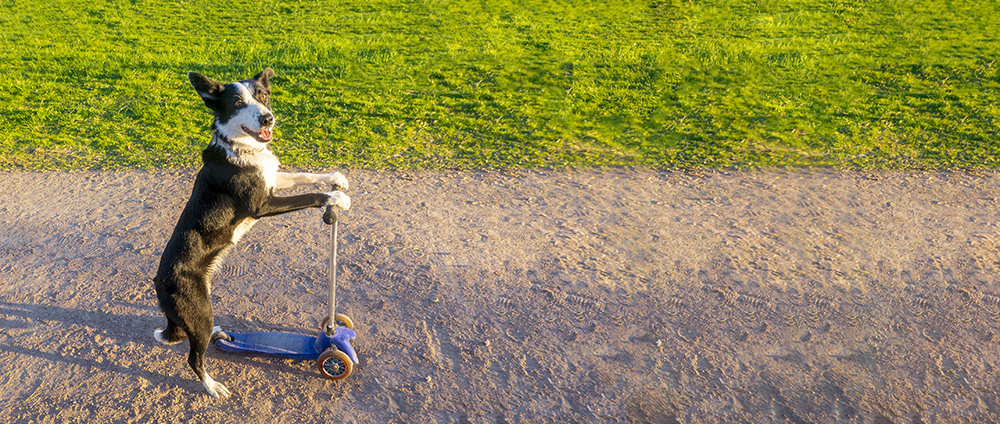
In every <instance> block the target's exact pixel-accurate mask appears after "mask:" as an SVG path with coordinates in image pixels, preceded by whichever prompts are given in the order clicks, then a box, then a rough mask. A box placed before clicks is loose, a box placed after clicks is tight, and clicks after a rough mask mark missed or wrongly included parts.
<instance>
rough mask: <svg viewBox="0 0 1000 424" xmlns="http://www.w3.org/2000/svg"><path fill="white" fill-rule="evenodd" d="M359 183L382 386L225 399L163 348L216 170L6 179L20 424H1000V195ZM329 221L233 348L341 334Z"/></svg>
mask: <svg viewBox="0 0 1000 424" xmlns="http://www.w3.org/2000/svg"><path fill="white" fill-rule="evenodd" d="M345 175H347V177H348V179H349V180H350V181H351V184H352V187H351V190H350V191H349V192H348V193H349V194H350V196H351V198H352V201H353V208H352V209H351V210H350V211H349V212H347V213H344V214H343V215H342V220H341V223H340V227H339V230H340V234H341V237H340V249H339V264H340V277H341V278H340V284H339V291H338V294H339V299H340V302H339V304H340V310H341V311H343V312H346V313H347V314H348V315H350V316H352V318H353V319H354V321H355V322H356V323H357V330H358V337H357V339H356V340H355V342H354V346H355V347H356V348H357V350H358V353H359V356H360V363H359V364H358V365H357V367H356V368H355V370H354V373H353V374H352V375H351V376H350V377H348V378H347V379H345V380H342V381H339V382H334V381H329V380H325V379H323V378H322V377H320V375H319V374H318V372H316V370H315V366H314V363H313V361H303V360H292V359H286V358H283V357H279V356H258V355H249V354H234V353H227V352H222V351H219V350H216V349H214V348H212V349H209V353H208V357H209V359H208V368H209V372H210V373H211V374H212V375H213V376H214V377H215V379H216V380H218V381H220V382H222V383H224V384H225V385H226V386H227V387H228V388H229V389H230V390H232V392H233V397H232V398H230V399H228V400H221V401H220V400H215V399H213V398H211V397H209V396H208V395H207V394H206V393H205V392H204V391H203V389H202V386H201V384H200V383H199V382H198V381H197V380H196V379H195V377H194V374H193V373H192V372H191V370H190V369H189V368H188V366H187V364H186V361H185V360H186V354H187V343H186V342H185V343H182V344H180V345H176V346H173V347H165V346H162V345H160V344H159V343H157V342H156V341H155V340H154V339H153V330H154V329H156V328H159V327H162V326H163V325H164V323H165V320H164V319H163V318H162V314H161V313H160V312H159V310H158V308H157V306H156V303H155V297H154V292H153V287H152V282H151V278H152V277H153V275H154V273H155V270H156V266H157V263H158V261H159V255H160V253H161V250H162V249H163V246H164V244H165V243H166V240H167V237H168V236H169V234H170V232H171V230H172V228H173V225H174V223H175V222H176V219H177V217H178V216H179V214H180V211H181V208H182V207H183V204H184V202H186V200H187V196H188V194H189V192H190V188H191V184H192V182H193V176H194V171H189V170H185V171H176V172H153V173H144V172H114V173H96V172H77V173H0V186H2V187H4V189H3V190H2V192H0V285H2V287H0V317H2V318H0V363H3V364H4V365H5V366H4V367H3V368H2V370H0V385H2V390H0V421H2V422H24V423H32V422H37V423H47V422H60V423H61V422H86V423H99V422H115V423H117V422H129V423H131V422H136V423H147V422H178V421H179V422H239V423H243V422H265V423H298V422H316V423H319V422H356V423H385V422H398V423H418V422H419V423H544V422H552V423H566V422H581V423H603V422H609V423H610V422H638V423H675V422H680V423H702V422H706V423H712V422H750V423H767V422H780V423H783V422H791V423H834V422H836V423H839V422H858V423H879V424H881V423H952V422H977V423H978V422H998V420H1000V418H998V417H1000V397H998V393H1000V363H998V359H1000V337H998V335H997V333H998V332H1000V285H998V283H997V282H996V276H997V275H1000V250H998V249H1000V228H998V225H1000V208H998V197H1000V176H998V175H997V174H994V173H985V174H968V173H881V174H866V173H852V172H840V171H823V170H819V171H809V172H768V173H725V172H719V173H705V174H700V173H682V172H676V173H674V172H666V173H663V172H649V171H625V170H622V171H604V172H596V171H593V172H592V171H586V172H575V173H563V172H535V171H518V172H514V173H498V172H442V173H398V172H368V171H347V172H345ZM316 189H318V188H316ZM324 190H325V189H324ZM320 215H321V214H320V211H319V210H308V211H301V212H295V213H292V214H288V215H284V216H281V217H275V218H270V219H265V220H262V221H261V222H259V223H258V224H257V225H256V226H255V227H254V228H253V230H251V232H250V233H249V234H247V235H246V236H245V237H244V238H243V240H242V242H241V244H240V245H239V246H238V247H237V248H236V249H234V250H233V253H232V255H231V256H230V257H229V259H228V260H227V261H226V263H225V265H224V267H223V268H222V270H221V271H220V273H219V275H218V276H217V278H216V282H215V289H214V292H213V302H214V307H215V314H216V324H217V325H222V326H223V327H224V328H225V329H226V330H228V331H236V332H249V331H279V330H280V331H292V332H300V333H303V334H313V333H314V332H315V331H316V330H315V328H316V326H317V323H318V322H319V320H320V319H321V318H322V317H323V315H324V311H325V308H326V296H325V289H326V268H325V267H326V265H325V264H326V262H325V261H326V258H327V254H328V242H329V240H328V237H329V233H328V232H327V231H328V228H329V227H327V226H325V225H323V224H322V222H321V220H320Z"/></svg>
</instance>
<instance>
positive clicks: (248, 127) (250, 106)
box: [188, 68, 274, 145]
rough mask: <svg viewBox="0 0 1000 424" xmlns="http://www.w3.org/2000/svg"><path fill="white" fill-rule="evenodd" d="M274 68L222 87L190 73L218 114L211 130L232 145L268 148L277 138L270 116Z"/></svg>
mask: <svg viewBox="0 0 1000 424" xmlns="http://www.w3.org/2000/svg"><path fill="white" fill-rule="evenodd" d="M272 77H274V71H272V70H271V68H267V69H264V70H263V71H262V72H261V73H259V74H257V75H254V76H253V78H250V79H248V80H243V81H237V82H233V83H229V84H222V83H219V82H218V81H215V80H213V79H211V78H209V77H206V76H204V75H202V74H199V73H197V72H188V80H189V81H191V85H193V86H194V89H195V91H197V92H198V95H199V96H201V99H202V100H204V101H205V106H208V108H209V109H212V112H214V113H215V121H214V122H213V123H212V128H214V129H215V130H216V131H218V132H219V135H221V136H223V137H225V138H226V139H228V140H230V141H233V142H240V143H244V144H250V145H254V144H257V143H260V144H264V145H266V144H267V143H270V142H271V140H272V139H273V138H274V136H273V134H272V133H271V129H272V128H273V127H274V114H273V113H271V83H270V82H269V81H268V79H269V78H272Z"/></svg>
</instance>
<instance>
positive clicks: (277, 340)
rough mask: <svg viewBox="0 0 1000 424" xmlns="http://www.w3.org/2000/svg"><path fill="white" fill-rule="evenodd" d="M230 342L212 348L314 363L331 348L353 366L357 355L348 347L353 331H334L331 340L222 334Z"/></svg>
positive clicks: (218, 342) (324, 337)
mask: <svg viewBox="0 0 1000 424" xmlns="http://www.w3.org/2000/svg"><path fill="white" fill-rule="evenodd" d="M226 335H227V336H229V337H230V338H232V340H226V339H224V338H220V339H218V340H216V341H215V347H217V348H219V349H220V350H225V351H228V352H253V353H269V354H276V355H282V356H287V357H289V358H295V359H317V358H319V356H320V355H321V354H323V352H324V351H326V350H327V348H329V347H331V346H333V347H336V348H337V349H340V350H341V351H342V352H344V353H346V354H347V356H349V357H350V358H351V361H352V362H354V363H355V364H356V363H358V355H357V353H355V352H354V347H353V346H351V340H353V339H354V337H355V336H356V335H357V334H356V333H355V332H354V330H351V329H349V328H345V327H337V330H336V333H335V334H334V335H333V337H329V336H327V335H326V333H325V332H320V333H319V336H318V337H311V336H304V335H301V334H294V333H229V332H227V333H226Z"/></svg>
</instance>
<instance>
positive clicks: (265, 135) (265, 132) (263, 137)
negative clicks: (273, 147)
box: [242, 125, 274, 143]
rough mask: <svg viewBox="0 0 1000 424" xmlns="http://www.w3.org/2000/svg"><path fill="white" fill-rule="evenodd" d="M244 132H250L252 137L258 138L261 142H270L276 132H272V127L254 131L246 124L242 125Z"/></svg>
mask: <svg viewBox="0 0 1000 424" xmlns="http://www.w3.org/2000/svg"><path fill="white" fill-rule="evenodd" d="M242 127H243V132H245V133H247V134H250V136H251V137H253V138H255V139H257V141H259V142H261V143H270V142H271V139H273V138H274V134H273V133H271V129H270V128H261V129H260V131H253V130H251V129H250V128H247V127H246V125H242Z"/></svg>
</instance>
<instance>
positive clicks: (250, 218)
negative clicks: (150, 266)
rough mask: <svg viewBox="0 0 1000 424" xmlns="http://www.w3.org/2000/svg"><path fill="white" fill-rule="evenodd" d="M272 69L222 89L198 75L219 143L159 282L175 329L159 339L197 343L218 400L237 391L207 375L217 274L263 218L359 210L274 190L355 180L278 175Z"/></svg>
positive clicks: (208, 385) (194, 352)
mask: <svg viewBox="0 0 1000 424" xmlns="http://www.w3.org/2000/svg"><path fill="white" fill-rule="evenodd" d="M273 76H274V71H272V70H271V68H267V69H265V70H264V71H263V72H261V73H259V74H257V75H254V77H253V78H251V79H248V80H245V81H239V82H234V83H230V84H221V83H219V82H216V81H214V80H212V79H210V78H208V77H206V76H204V75H201V74H198V73H194V72H191V73H188V80H190V81H191V85H193V86H194V89H195V91H197V92H198V95H199V96H201V99H202V100H204V101H205V106H208V108H209V109H211V110H212V112H213V113H214V115H215V119H214V121H213V122H212V129H213V130H214V131H213V133H212V141H211V143H209V145H208V148H206V149H205V150H204V152H202V161H203V162H204V164H203V166H202V168H201V171H199V172H198V176H197V177H196V179H195V182H194V189H193V190H192V192H191V199H190V200H188V203H187V206H185V207H184V211H183V212H182V213H181V217H180V219H179V220H178V222H177V227H175V228H174V233H173V235H172V236H171V237H170V241H168V242H167V246H166V248H164V249H163V256H162V257H161V258H160V267H159V270H158V271H157V273H156V278H155V279H154V282H155V286H156V296H157V298H158V299H159V302H160V309H161V310H163V314H164V315H166V317H167V328H166V329H163V330H157V331H156V332H155V333H154V334H153V336H154V337H156V340H158V341H160V342H161V343H164V344H174V343H178V342H181V341H183V340H184V339H189V340H190V342H191V346H190V349H191V350H190V353H189V355H188V364H190V365H191V368H192V369H194V372H195V374H197V375H198V378H199V379H201V381H202V383H204V384H205V389H206V390H208V393H209V394H211V395H212V396H214V397H216V398H219V397H223V398H225V397H229V394H230V393H229V390H228V389H226V387H225V386H223V385H222V384H220V383H218V382H216V381H215V380H213V379H212V377H211V376H209V375H208V373H207V372H205V351H206V350H207V349H208V345H209V343H210V340H211V337H212V334H213V332H216V331H218V328H217V327H215V328H213V314H212V302H211V298H210V293H211V291H212V275H213V273H215V271H216V270H217V269H218V268H219V266H220V264H221V263H222V260H223V258H225V256H226V253H227V252H228V251H229V250H230V249H232V248H233V246H235V245H236V242H237V241H239V240H240V237H242V236H243V234H245V233H246V232H247V231H248V230H249V229H250V227H251V226H253V224H254V223H255V222H257V220H258V219H261V218H263V217H265V216H271V215H278V214H282V213H286V212H291V211H295V210H299V209H303V208H309V207H320V206H325V205H334V206H337V207H339V208H341V209H344V210H346V209H348V208H350V207H351V199H350V198H349V197H347V195H346V194H344V193H342V192H340V191H332V192H327V193H312V194H303V195H298V196H289V197H278V196H275V195H274V189H280V188H289V187H294V186H299V185H307V184H331V185H333V186H335V188H336V189H338V190H346V189H347V178H344V176H343V175H341V174H340V173H338V172H335V173H332V174H302V173H295V174H293V173H283V172H278V158H277V157H275V156H274V154H273V153H271V147H270V144H269V143H270V142H271V140H272V138H273V135H272V133H271V131H272V128H273V127H274V115H273V114H272V113H271V102H270V100H271V98H270V97H271V89H270V88H271V83H270V82H269V81H268V79H269V78H271V77H273Z"/></svg>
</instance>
